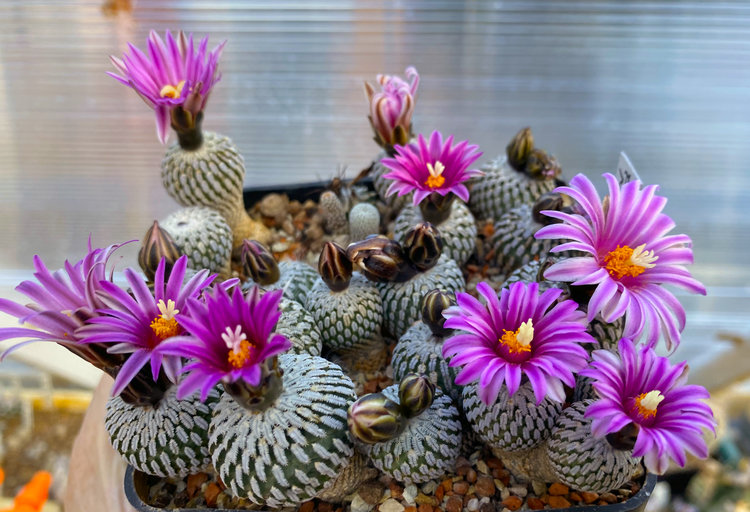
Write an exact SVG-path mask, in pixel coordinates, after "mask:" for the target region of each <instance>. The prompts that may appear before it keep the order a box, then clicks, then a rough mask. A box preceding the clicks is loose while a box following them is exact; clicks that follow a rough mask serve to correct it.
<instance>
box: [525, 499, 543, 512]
mask: <svg viewBox="0 0 750 512" xmlns="http://www.w3.org/2000/svg"><path fill="white" fill-rule="evenodd" d="M526 504H527V505H528V506H529V508H530V509H531V510H542V509H543V508H544V502H543V501H542V500H540V499H539V498H526Z"/></svg>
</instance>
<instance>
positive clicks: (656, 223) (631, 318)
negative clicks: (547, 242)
mask: <svg viewBox="0 0 750 512" xmlns="http://www.w3.org/2000/svg"><path fill="white" fill-rule="evenodd" d="M604 179H605V180H607V185H608V186H609V195H608V197H607V198H605V200H604V202H602V200H601V199H600V198H599V195H598V194H597V192H596V189H594V185H593V184H592V183H591V182H590V181H589V180H588V178H586V177H585V176H583V175H582V174H579V175H578V176H576V177H575V178H573V179H572V180H571V181H570V186H569V187H559V188H558V189H557V190H556V191H557V192H562V193H564V194H568V195H569V196H571V197H572V198H573V199H574V200H575V201H577V202H578V207H579V208H580V210H581V211H582V213H583V215H580V214H569V213H563V212H556V211H544V212H542V213H544V214H545V215H547V216H549V217H554V218H556V219H560V220H562V221H563V223H562V224H552V225H550V226H545V227H543V228H541V229H540V230H539V231H537V232H536V235H535V236H536V237H537V238H540V239H543V238H551V239H555V238H567V239H570V240H572V241H571V242H567V243H564V244H562V245H558V246H557V247H555V248H554V249H552V252H561V251H567V250H577V251H582V252H584V253H587V255H586V256H582V257H575V258H568V259H565V260H562V261H560V262H558V263H556V264H554V265H552V266H551V267H550V268H549V269H548V270H547V271H546V272H545V273H544V277H545V278H547V279H549V280H552V281H573V284H574V285H596V291H595V292H594V294H593V295H592V297H591V300H590V301H589V304H588V319H589V321H590V320H593V319H594V317H595V316H596V315H597V313H600V312H601V314H602V317H603V318H604V320H605V321H607V322H613V321H615V320H617V319H618V318H620V317H621V316H623V315H626V316H625V331H624V333H623V336H624V337H626V338H632V339H638V338H639V337H640V336H641V335H642V334H643V333H644V331H645V330H646V325H647V324H648V330H647V342H648V344H649V346H654V345H655V344H656V342H657V341H658V339H659V330H660V329H661V331H662V332H663V333H664V337H665V339H666V344H667V349H668V350H671V349H672V347H673V346H675V347H676V346H677V344H679V342H680V332H682V330H683V329H684V328H685V311H684V309H683V308H682V306H681V305H680V303H679V301H678V300H677V298H675V296H674V295H672V293H671V292H669V291H667V290H666V289H664V288H663V287H662V286H660V285H662V284H672V285H675V286H678V287H680V288H683V289H685V290H688V291H690V292H693V293H701V294H703V295H705V294H706V289H705V287H704V286H703V285H702V284H701V283H699V282H698V281H697V280H695V279H694V278H693V277H692V276H691V275H690V272H688V270H687V269H686V268H685V266H684V265H686V264H689V263H692V262H693V251H692V249H691V241H690V238H689V237H688V236H687V235H670V236H666V234H667V233H668V232H669V231H671V230H672V228H674V225H675V224H674V222H673V221H672V219H670V218H669V217H667V216H666V215H664V214H663V213H661V211H662V209H663V208H664V205H665V204H666V202H667V199H666V198H664V197H660V196H657V195H655V192H656V189H657V186H656V185H649V186H647V187H643V188H641V184H640V182H637V181H632V182H630V183H626V184H625V185H623V186H622V187H620V186H619V185H618V183H617V180H616V179H615V177H614V176H612V175H611V174H605V175H604Z"/></svg>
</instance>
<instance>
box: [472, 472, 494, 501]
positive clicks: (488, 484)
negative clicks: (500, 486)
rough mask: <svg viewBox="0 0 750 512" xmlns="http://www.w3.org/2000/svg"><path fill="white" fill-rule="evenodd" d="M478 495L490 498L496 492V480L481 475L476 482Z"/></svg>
mask: <svg viewBox="0 0 750 512" xmlns="http://www.w3.org/2000/svg"><path fill="white" fill-rule="evenodd" d="M475 487H476V489H477V495H478V496H479V497H481V498H489V497H491V496H494V494H495V481H494V480H493V479H492V478H490V477H488V476H480V477H479V478H477V483H476V484H475Z"/></svg>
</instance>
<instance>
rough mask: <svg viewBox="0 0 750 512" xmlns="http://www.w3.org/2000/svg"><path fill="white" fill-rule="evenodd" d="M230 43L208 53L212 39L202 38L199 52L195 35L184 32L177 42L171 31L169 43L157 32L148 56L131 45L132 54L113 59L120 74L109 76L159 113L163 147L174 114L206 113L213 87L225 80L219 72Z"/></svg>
mask: <svg viewBox="0 0 750 512" xmlns="http://www.w3.org/2000/svg"><path fill="white" fill-rule="evenodd" d="M225 44H226V41H224V42H222V43H220V44H219V45H218V46H217V47H216V48H214V49H213V50H212V51H211V52H209V53H208V54H206V51H207V46H208V37H204V38H203V39H201V41H200V44H199V46H198V50H197V51H196V49H195V48H194V45H193V35H192V34H190V35H188V36H186V35H185V34H184V33H183V32H180V33H179V34H178V35H177V39H176V40H175V38H174V37H172V33H171V32H169V31H167V33H166V43H165V42H164V41H163V40H162V39H161V37H159V35H158V34H157V33H156V32H154V31H153V30H152V31H151V33H150V34H149V36H148V55H146V54H144V53H143V52H142V51H141V50H139V49H138V48H136V47H135V46H134V45H133V44H131V43H128V49H129V50H130V54H127V53H125V54H124V55H123V57H122V59H118V58H117V57H114V56H112V57H110V59H111V60H112V64H114V66H115V67H116V68H117V71H118V72H119V73H120V74H119V75H118V74H116V73H111V72H107V74H108V75H109V76H111V77H113V78H115V79H116V80H118V81H119V82H121V83H123V84H125V85H127V86H128V87H132V88H133V90H135V92H137V93H138V95H139V96H140V97H141V98H142V99H143V101H145V102H146V104H147V105H148V106H150V107H151V108H153V109H154V111H155V112H156V133H157V135H158V136H159V140H160V141H161V142H162V144H166V142H167V139H168V137H169V133H168V128H169V125H170V119H171V115H170V114H171V113H172V111H173V110H174V109H177V108H182V109H183V110H184V111H185V112H188V113H190V115H191V116H192V117H193V118H195V117H196V116H197V115H198V113H200V112H202V111H203V109H204V108H205V106H206V102H207V101H208V97H209V95H210V93H211V88H212V87H213V86H214V84H215V83H216V82H218V81H219V80H220V79H221V74H220V73H218V72H217V71H216V68H217V66H218V64H219V57H220V56H221V52H222V50H223V49H224V45H225Z"/></svg>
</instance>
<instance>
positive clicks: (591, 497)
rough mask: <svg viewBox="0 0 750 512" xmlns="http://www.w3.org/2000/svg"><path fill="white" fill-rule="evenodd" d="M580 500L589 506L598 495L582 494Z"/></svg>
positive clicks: (593, 493)
mask: <svg viewBox="0 0 750 512" xmlns="http://www.w3.org/2000/svg"><path fill="white" fill-rule="evenodd" d="M581 498H583V502H584V503H585V504H586V505H590V504H592V503H594V502H595V501H596V500H598V499H599V495H598V494H597V493H595V492H582V493H581Z"/></svg>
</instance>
